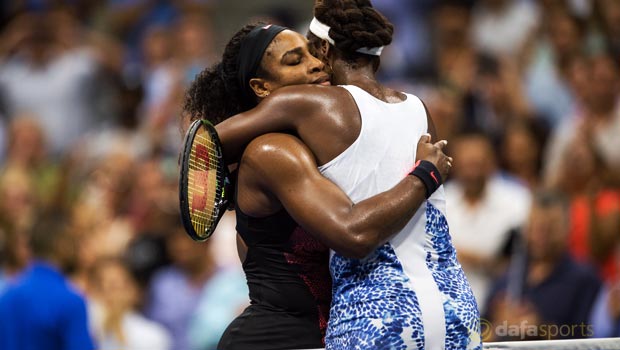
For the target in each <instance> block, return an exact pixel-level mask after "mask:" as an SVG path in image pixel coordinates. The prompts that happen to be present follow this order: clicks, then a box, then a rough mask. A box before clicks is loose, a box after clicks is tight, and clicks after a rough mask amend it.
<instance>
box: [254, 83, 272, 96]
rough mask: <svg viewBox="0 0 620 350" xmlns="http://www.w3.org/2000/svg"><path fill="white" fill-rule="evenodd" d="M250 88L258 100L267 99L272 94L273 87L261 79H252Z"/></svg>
mask: <svg viewBox="0 0 620 350" xmlns="http://www.w3.org/2000/svg"><path fill="white" fill-rule="evenodd" d="M250 88H252V91H254V94H255V95H256V96H257V97H258V98H265V97H267V96H269V94H270V93H271V90H272V88H271V85H270V84H269V82H268V81H266V80H265V79H261V78H252V79H250Z"/></svg>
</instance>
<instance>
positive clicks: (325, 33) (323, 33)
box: [308, 18, 383, 56]
mask: <svg viewBox="0 0 620 350" xmlns="http://www.w3.org/2000/svg"><path fill="white" fill-rule="evenodd" d="M330 29H331V28H330V27H329V26H328V25H327V24H325V23H321V22H320V21H319V20H318V19H316V18H313V19H312V22H310V28H308V30H310V32H311V33H312V34H314V35H316V36H317V37H319V38H321V39H323V40H326V41H327V42H328V43H330V44H332V45H335V42H334V39H332V38H331V37H330V36H329V30H330ZM356 51H357V52H359V53H363V54H366V55H373V56H381V52H382V51H383V46H379V47H361V48H359V49H357V50H356Z"/></svg>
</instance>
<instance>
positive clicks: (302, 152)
mask: <svg viewBox="0 0 620 350" xmlns="http://www.w3.org/2000/svg"><path fill="white" fill-rule="evenodd" d="M242 162H244V163H246V164H247V165H249V166H251V167H252V168H254V169H255V170H258V171H261V172H266V171H269V172H273V171H274V170H278V171H286V170H294V169H295V168H298V167H300V166H308V165H309V164H314V166H316V161H315V160H314V155H313V154H312V152H311V151H310V149H308V147H307V146H306V145H305V144H304V143H303V142H302V141H301V140H299V139H298V138H297V137H295V136H292V135H289V134H282V133H271V134H265V135H262V136H259V137H257V138H256V139H254V140H253V141H252V142H250V143H249V144H248V146H247V147H246V149H245V152H244V153H243V157H242Z"/></svg>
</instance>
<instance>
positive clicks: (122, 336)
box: [88, 258, 172, 350]
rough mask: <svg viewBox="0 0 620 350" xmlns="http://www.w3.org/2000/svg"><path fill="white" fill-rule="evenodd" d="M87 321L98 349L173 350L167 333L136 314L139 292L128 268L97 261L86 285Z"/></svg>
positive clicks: (106, 260)
mask: <svg viewBox="0 0 620 350" xmlns="http://www.w3.org/2000/svg"><path fill="white" fill-rule="evenodd" d="M88 289H89V292H90V297H91V302H90V308H89V311H90V319H91V325H92V329H93V330H94V332H93V334H94V335H95V336H96V339H97V345H98V348H100V349H131V350H142V349H144V350H147V349H154V350H168V349H172V348H171V347H170V345H171V339H170V335H169V333H168V331H167V330H166V329H165V328H164V327H162V326H161V325H159V324H157V323H155V322H153V321H150V320H148V319H146V318H144V316H142V315H140V314H138V313H137V312H136V311H135V307H136V306H137V304H138V302H139V300H140V295H141V294H140V291H139V288H138V285H137V284H136V281H135V280H134V279H133V277H132V276H131V273H130V271H129V269H128V267H127V265H126V264H125V263H124V262H123V261H122V260H121V259H118V258H100V259H99V260H97V261H96V262H95V264H94V266H93V269H92V271H91V276H90V282H89V288H88Z"/></svg>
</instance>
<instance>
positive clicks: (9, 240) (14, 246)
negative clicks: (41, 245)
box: [0, 218, 30, 295]
mask: <svg viewBox="0 0 620 350" xmlns="http://www.w3.org/2000/svg"><path fill="white" fill-rule="evenodd" d="M29 260H30V249H29V248H28V236H27V234H25V232H19V231H18V230H16V229H15V227H14V226H13V225H12V224H11V223H9V222H8V221H6V220H5V219H3V218H0V295H2V294H3V293H4V290H5V289H6V288H7V287H8V286H9V285H10V284H12V283H13V282H14V281H15V280H16V279H17V278H18V276H19V274H20V273H21V272H22V270H23V269H24V268H25V267H26V265H27V264H28V261H29Z"/></svg>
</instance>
